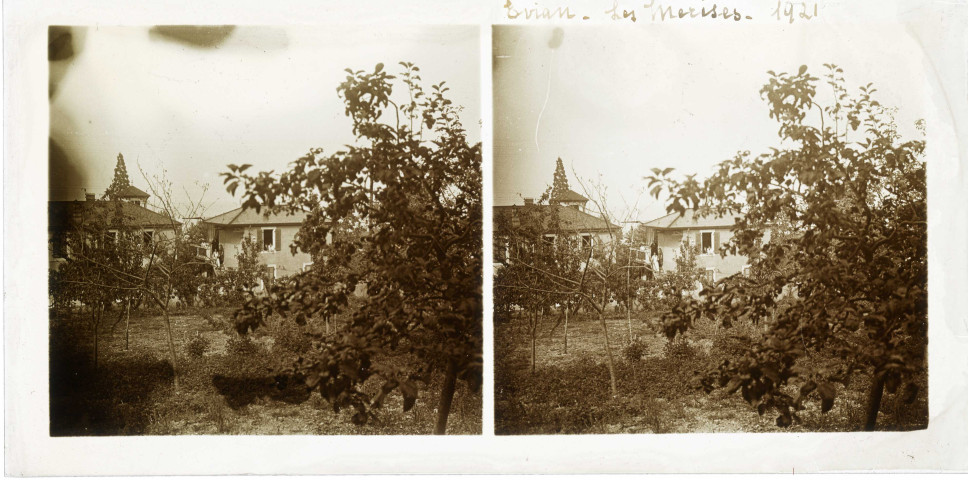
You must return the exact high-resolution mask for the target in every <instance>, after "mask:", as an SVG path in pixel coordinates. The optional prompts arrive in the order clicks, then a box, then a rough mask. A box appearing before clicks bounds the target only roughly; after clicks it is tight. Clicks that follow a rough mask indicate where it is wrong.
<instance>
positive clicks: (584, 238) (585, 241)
mask: <svg viewBox="0 0 968 480" xmlns="http://www.w3.org/2000/svg"><path fill="white" fill-rule="evenodd" d="M580 236H581V247H582V248H588V247H591V246H592V234H590V233H583V234H581V235H580Z"/></svg>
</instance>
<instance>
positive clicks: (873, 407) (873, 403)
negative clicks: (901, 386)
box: [864, 374, 884, 432]
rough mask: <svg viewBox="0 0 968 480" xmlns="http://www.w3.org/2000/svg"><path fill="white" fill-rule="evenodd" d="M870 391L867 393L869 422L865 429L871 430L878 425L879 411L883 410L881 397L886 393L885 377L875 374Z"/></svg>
mask: <svg viewBox="0 0 968 480" xmlns="http://www.w3.org/2000/svg"><path fill="white" fill-rule="evenodd" d="M872 380H873V383H871V389H870V392H869V393H868V395H867V423H865V424H864V430H865V431H868V432H871V431H873V430H874V427H875V426H876V425H877V413H878V412H879V411H880V410H881V397H882V396H883V395H884V377H883V376H881V375H877V374H875V375H874V378H873V379H872Z"/></svg>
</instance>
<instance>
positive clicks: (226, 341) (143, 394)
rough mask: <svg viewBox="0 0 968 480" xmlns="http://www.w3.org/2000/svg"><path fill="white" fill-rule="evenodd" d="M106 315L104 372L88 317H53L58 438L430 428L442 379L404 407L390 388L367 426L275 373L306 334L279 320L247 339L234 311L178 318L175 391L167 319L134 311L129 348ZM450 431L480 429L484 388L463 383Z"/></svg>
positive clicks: (52, 360) (53, 414) (52, 372)
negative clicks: (231, 316) (233, 319)
mask: <svg viewBox="0 0 968 480" xmlns="http://www.w3.org/2000/svg"><path fill="white" fill-rule="evenodd" d="M105 317H106V318H105V320H104V322H103V323H105V324H106V325H104V326H103V328H102V329H101V335H100V342H99V351H100V353H99V355H98V358H99V361H98V364H99V365H98V368H97V370H96V371H95V369H94V364H93V355H92V346H93V342H92V334H91V332H90V330H89V328H88V327H87V325H86V324H85V323H84V322H83V320H78V319H62V318H52V319H51V351H50V353H51V355H50V379H51V382H50V387H51V395H50V406H51V415H50V418H51V432H50V433H51V435H52V436H71V435H140V434H148V435H182V434H190V435H204V434H240V435H277V434H278V435H286V434H302V435H346V434H377V435H393V434H430V433H432V430H433V423H434V420H435V418H436V408H435V407H436V404H437V391H438V385H433V384H432V385H429V386H428V387H427V388H426V389H422V390H421V391H420V396H419V397H418V400H417V403H416V405H415V406H414V408H413V409H411V410H410V411H409V412H406V413H404V412H403V408H402V402H403V401H402V398H401V397H400V396H399V395H397V394H394V395H391V396H390V397H389V398H388V399H387V401H386V402H385V404H384V406H383V408H382V409H380V410H379V411H378V412H377V414H376V415H375V416H374V417H373V418H371V419H370V421H369V422H368V423H367V424H366V425H363V426H356V425H353V424H352V423H350V421H349V419H350V416H351V414H352V412H348V411H345V410H344V411H341V412H339V413H336V412H334V411H333V409H332V407H331V406H330V405H329V404H328V403H327V402H326V401H325V400H323V399H322V398H321V397H320V396H319V394H318V393H317V392H313V393H312V394H311V395H307V394H306V389H305V387H304V386H302V385H289V384H285V382H283V383H280V382H279V381H278V377H275V375H276V374H278V373H279V372H284V369H285V368H286V367H287V366H288V365H291V361H292V360H293V359H295V357H296V353H294V352H293V351H292V350H291V349H290V348H291V347H292V346H293V344H294V343H295V344H298V343H299V342H300V338H301V337H300V336H299V335H294V334H293V333H294V331H292V330H286V329H285V328H282V327H280V326H278V325H276V326H273V327H272V328H266V329H261V330H260V331H258V332H256V333H255V334H252V335H251V341H248V342H246V341H243V340H241V339H240V337H238V335H237V334H235V333H234V331H233V330H232V329H231V327H230V326H229V325H228V323H229V322H228V321H227V320H226V317H228V314H227V312H222V314H183V315H174V316H172V317H171V320H172V331H173V336H174V343H175V350H176V354H177V361H178V371H179V374H180V375H179V386H178V389H177V390H176V389H175V388H174V387H173V382H172V379H173V375H172V368H171V364H170V362H169V360H168V358H169V355H168V340H167V333H166V328H165V323H164V320H163V318H162V317H160V316H157V315H155V316H152V315H146V316H138V317H132V319H131V322H130V331H129V334H128V340H129V343H128V345H127V348H126V345H125V332H124V330H125V325H124V322H123V321H122V322H121V323H120V324H118V325H117V326H116V327H115V328H114V329H113V330H112V328H111V324H112V323H114V318H107V317H108V315H106V316H105ZM280 325H281V324H280ZM334 328H335V327H334ZM290 383H293V382H290ZM374 390H375V388H374ZM447 432H448V434H479V433H480V432H481V393H480V392H476V393H471V392H469V391H467V390H466V387H465V386H464V385H462V384H461V383H459V384H458V389H457V392H456V394H455V396H454V403H453V406H452V410H451V414H450V417H449V420H448V425H447Z"/></svg>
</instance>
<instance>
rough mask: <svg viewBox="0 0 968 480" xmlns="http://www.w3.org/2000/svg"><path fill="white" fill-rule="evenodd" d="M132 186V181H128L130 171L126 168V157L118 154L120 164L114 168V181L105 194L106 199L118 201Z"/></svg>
mask: <svg viewBox="0 0 968 480" xmlns="http://www.w3.org/2000/svg"><path fill="white" fill-rule="evenodd" d="M130 186H131V180H129V179H128V169H127V167H125V166H124V155H121V154H120V153H118V163H117V165H115V166H114V179H112V180H111V185H110V186H108V189H107V190H106V191H105V192H104V198H107V199H109V200H118V199H119V195H120V194H121V193H123V192H124V190H125V189H127V188H128V187H130Z"/></svg>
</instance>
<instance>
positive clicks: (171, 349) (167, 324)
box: [164, 308, 178, 392]
mask: <svg viewBox="0 0 968 480" xmlns="http://www.w3.org/2000/svg"><path fill="white" fill-rule="evenodd" d="M164 314H165V327H166V328H167V329H168V354H169V355H170V356H171V370H172V376H173V384H174V387H175V391H176V392H177V391H178V363H177V360H176V359H175V341H174V340H173V339H172V335H171V319H170V318H169V317H168V308H165V311H164Z"/></svg>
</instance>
